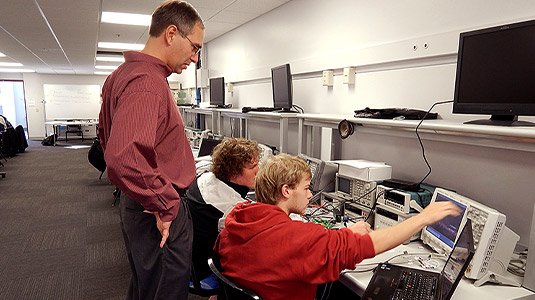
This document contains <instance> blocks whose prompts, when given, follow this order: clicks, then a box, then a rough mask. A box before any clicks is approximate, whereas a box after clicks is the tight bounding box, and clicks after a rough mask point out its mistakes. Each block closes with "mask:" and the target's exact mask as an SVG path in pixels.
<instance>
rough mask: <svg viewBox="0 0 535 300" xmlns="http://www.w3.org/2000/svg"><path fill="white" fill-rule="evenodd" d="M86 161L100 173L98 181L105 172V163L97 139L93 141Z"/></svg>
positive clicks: (102, 151)
mask: <svg viewBox="0 0 535 300" xmlns="http://www.w3.org/2000/svg"><path fill="white" fill-rule="evenodd" d="M87 159H88V160H89V163H90V164H91V165H92V166H93V167H95V168H96V169H97V170H99V171H100V172H101V174H100V177H99V179H100V178H102V174H104V171H106V161H105V160H104V150H103V149H102V145H100V139H99V138H98V137H96V138H94V139H93V144H92V145H91V148H89V152H88V153H87Z"/></svg>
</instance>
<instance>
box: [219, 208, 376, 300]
mask: <svg viewBox="0 0 535 300" xmlns="http://www.w3.org/2000/svg"><path fill="white" fill-rule="evenodd" d="M214 250H215V251H216V253H218V255H219V256H220V257H221V266H222V268H223V270H225V271H224V274H225V275H226V276H229V277H231V278H232V279H233V280H235V281H236V283H238V284H240V285H242V286H243V287H246V288H248V289H251V290H253V291H255V292H256V293H258V295H259V296H260V297H262V299H264V300H268V299H277V300H280V299H292V300H298V299H307V300H311V299H314V295H315V293H316V288H317V285H318V284H321V283H326V282H331V281H335V280H337V279H338V275H339V273H340V272H341V271H343V270H344V269H354V268H355V265H356V264H357V263H359V262H361V261H362V260H363V259H365V258H370V257H373V256H375V250H374V247H373V244H372V241H371V238H370V236H369V235H367V234H366V235H363V236H361V235H359V234H354V233H352V232H351V231H350V230H349V229H347V228H343V229H340V230H332V229H326V228H325V227H323V226H322V225H318V224H314V223H304V222H301V221H293V220H292V219H290V217H289V216H288V215H287V214H286V213H285V212H284V211H283V210H282V209H280V208H279V207H277V206H275V205H271V204H264V203H238V204H237V205H236V207H235V208H234V209H233V210H232V212H231V213H230V214H229V215H228V216H227V218H226V221H225V229H223V231H221V233H220V234H219V238H218V240H217V241H216V244H215V246H214Z"/></svg>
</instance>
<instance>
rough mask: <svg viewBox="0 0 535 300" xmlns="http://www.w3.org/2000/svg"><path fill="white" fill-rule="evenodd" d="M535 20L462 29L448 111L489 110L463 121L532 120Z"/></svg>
mask: <svg viewBox="0 0 535 300" xmlns="http://www.w3.org/2000/svg"><path fill="white" fill-rule="evenodd" d="M533 74H535V20H531V21H526V22H520V23H514V24H509V25H503V26H497V27H492V28H486V29H481V30H476V31H470V32H464V33H461V35H460V39H459V53H458V58H457V73H456V80H455V94H454V103H453V113H460V114H485V115H487V114H490V115H491V118H490V119H487V120H475V121H470V122H465V123H470V124H485V125H501V126H535V123H532V122H525V121H524V122H522V121H518V116H519V115H523V116H533V115H535V80H534V77H533Z"/></svg>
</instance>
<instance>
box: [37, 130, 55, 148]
mask: <svg viewBox="0 0 535 300" xmlns="http://www.w3.org/2000/svg"><path fill="white" fill-rule="evenodd" d="M56 138H57V134H55V133H54V134H51V135H49V136H47V137H46V138H44V139H43V140H42V141H41V145H43V146H54V140H55V139H56Z"/></svg>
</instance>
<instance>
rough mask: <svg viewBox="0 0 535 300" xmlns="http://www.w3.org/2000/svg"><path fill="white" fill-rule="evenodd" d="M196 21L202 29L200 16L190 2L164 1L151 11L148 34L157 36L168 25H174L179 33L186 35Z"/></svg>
mask: <svg viewBox="0 0 535 300" xmlns="http://www.w3.org/2000/svg"><path fill="white" fill-rule="evenodd" d="M196 23H199V24H201V26H202V28H203V29H204V25H203V23H202V19H201V16H200V15H199V13H198V12H197V10H196V9H195V8H194V7H193V6H191V4H189V3H188V2H185V1H177V0H170V1H165V2H164V3H162V4H161V5H160V6H158V8H156V10H155V11H154V13H152V21H151V24H150V29H149V35H150V36H152V37H158V36H160V35H161V34H162V33H163V32H164V31H165V29H166V28H167V27H168V26H169V25H175V26H176V27H177V28H178V31H179V32H180V34H182V35H183V36H187V35H189V34H190V33H191V32H192V31H193V27H194V26H195V24H196Z"/></svg>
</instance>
